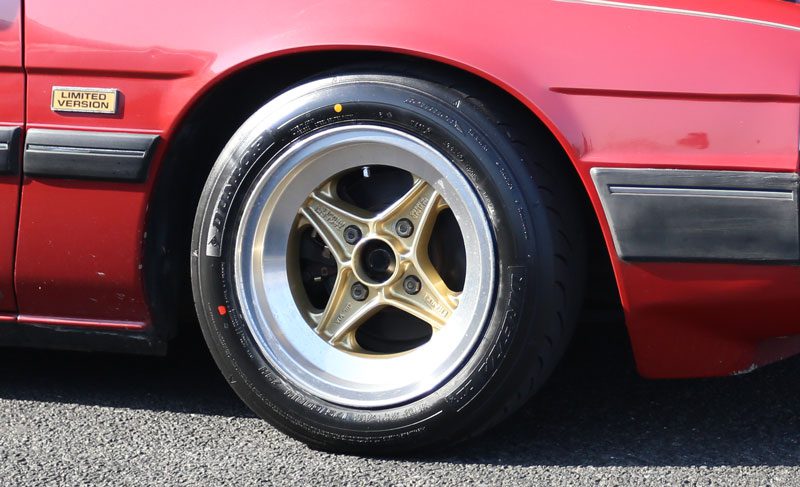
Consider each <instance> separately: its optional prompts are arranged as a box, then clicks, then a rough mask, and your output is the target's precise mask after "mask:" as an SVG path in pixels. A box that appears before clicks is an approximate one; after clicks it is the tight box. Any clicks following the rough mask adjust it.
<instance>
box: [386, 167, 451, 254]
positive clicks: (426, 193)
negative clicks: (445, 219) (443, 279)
mask: <svg viewBox="0 0 800 487" xmlns="http://www.w3.org/2000/svg"><path fill="white" fill-rule="evenodd" d="M444 206H445V203H444V200H443V199H442V197H441V196H440V195H439V193H438V192H436V190H435V189H434V188H433V186H431V185H430V184H428V183H427V182H426V181H425V180H423V179H420V178H415V180H414V184H413V185H412V186H411V189H410V190H408V192H406V194H404V195H403V196H401V197H400V198H399V199H398V200H397V201H395V202H394V203H393V204H392V205H391V206H390V207H389V208H387V209H386V210H384V211H383V212H381V214H379V215H378V216H377V217H376V219H377V220H378V221H380V222H381V224H382V227H383V230H384V231H385V232H387V233H389V234H392V235H398V233H397V224H398V222H399V221H400V220H401V219H406V220H408V221H409V222H410V223H411V225H412V227H411V228H412V229H413V230H412V231H411V235H410V236H409V237H402V236H401V239H400V240H401V241H402V243H403V244H404V245H405V246H406V247H408V248H413V247H417V246H419V245H420V244H423V245H425V246H427V239H428V238H429V237H430V232H431V230H432V229H433V225H434V223H435V222H436V217H437V215H438V214H439V211H440V210H441V209H442V207H444Z"/></svg>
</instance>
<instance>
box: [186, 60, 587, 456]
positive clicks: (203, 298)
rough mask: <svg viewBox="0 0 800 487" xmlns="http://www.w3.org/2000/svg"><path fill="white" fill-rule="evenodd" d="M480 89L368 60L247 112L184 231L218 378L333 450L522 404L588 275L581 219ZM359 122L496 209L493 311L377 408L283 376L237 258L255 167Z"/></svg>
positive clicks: (559, 161) (558, 175)
mask: <svg viewBox="0 0 800 487" xmlns="http://www.w3.org/2000/svg"><path fill="white" fill-rule="evenodd" d="M481 91H482V89H480V88H475V89H472V88H463V87H459V88H454V87H447V86H445V85H443V84H441V83H438V82H432V81H429V80H423V79H415V78H411V77H407V76H398V75H390V74H379V73H368V72H362V73H358V74H349V75H341V76H330V77H325V78H322V79H317V80H314V81H313V82H307V83H301V84H300V85H298V86H297V87H295V88H293V89H291V90H289V91H288V92H285V93H284V94H282V95H280V96H279V97H278V98H276V99H274V100H272V101H270V102H269V103H267V104H266V105H265V106H264V107H263V108H262V109H261V110H259V111H258V112H257V113H255V114H254V115H253V116H252V117H251V119H250V120H249V121H248V122H247V123H246V124H245V125H244V126H243V127H242V129H240V130H239V131H238V132H237V133H236V134H235V135H234V136H233V138H232V139H231V140H230V142H229V143H228V145H227V147H226V149H225V150H224V151H223V152H222V155H221V156H220V157H219V159H218V160H217V162H216V164H215V165H214V167H213V170H212V172H211V174H210V176H209V178H208V181H207V183H206V186H205V189H204V191H203V193H202V196H201V199H200V204H199V207H198V210H197V215H196V219H195V223H194V234H193V240H192V248H193V253H192V257H191V269H192V284H193V290H194V298H195V305H196V309H197V313H198V316H199V319H200V323H201V326H202V330H203V334H204V336H205V339H206V341H207V342H208V345H209V347H210V350H211V352H212V354H213V356H214V358H215V360H216V362H217V364H218V366H219V367H220V369H221V370H222V372H223V374H224V375H225V378H226V379H227V380H228V382H229V383H230V384H231V386H232V387H233V389H234V390H235V391H236V392H237V394H238V395H239V396H240V397H241V398H242V400H244V402H245V403H247V405H248V406H249V407H250V408H252V409H253V411H255V412H256V413H257V414H258V415H259V416H261V417H262V418H264V419H266V420H268V421H269V422H270V423H272V424H273V425H274V426H275V427H277V428H278V429H280V430H281V431H283V432H285V433H287V434H289V435H291V436H293V437H294V438H297V439H299V440H301V441H304V442H306V443H307V444H309V445H310V446H312V447H314V448H319V449H324V450H329V451H338V452H357V453H367V454H385V453H399V452H407V451H411V450H419V449H424V448H430V447H432V446H440V445H443V444H450V443H454V442H457V441H461V440H463V439H466V438H469V437H472V436H474V435H477V434H479V433H481V432H482V431H484V430H485V429H486V428H488V427H490V426H492V425H494V424H496V423H497V422H498V421H500V420H501V419H503V418H504V417H506V416H507V415H508V414H510V413H511V412H512V411H514V410H515V409H516V408H518V407H519V406H520V405H522V404H523V403H524V402H525V401H526V400H527V398H528V397H529V396H530V395H531V394H532V393H533V392H535V391H536V390H537V389H538V388H539V387H540V386H541V385H542V383H543V381H544V379H545V378H546V377H547V376H548V375H549V374H550V373H551V371H552V370H553V368H554V366H555V365H556V363H557V361H558V359H559V357H560V356H561V355H562V352H563V350H564V348H565V346H566V344H567V342H568V340H569V338H570V336H571V333H572V330H573V328H574V325H575V321H576V315H577V313H578V311H579V309H580V304H581V300H582V294H583V285H584V283H583V279H584V278H583V274H584V264H585V256H584V253H585V252H584V248H583V236H582V233H581V232H582V226H583V225H582V220H581V214H580V211H579V210H578V207H577V205H576V204H575V201H574V200H575V199H577V198H578V197H579V195H578V194H576V193H575V188H574V187H573V186H572V182H571V180H570V178H569V177H568V171H569V170H571V168H568V167H567V164H569V163H568V161H565V160H563V156H561V155H559V154H558V153H557V151H555V150H553V148H552V147H551V144H550V143H549V142H548V141H543V140H544V139H540V138H539V137H538V136H536V135H535V134H533V133H531V130H530V129H529V128H527V127H525V126H522V125H520V124H518V123H517V122H516V121H515V119H514V118H515V115H511V114H509V113H511V112H506V111H505V109H503V108H502V107H498V108H489V107H492V101H493V100H492V99H489V98H486V99H481V98H473V97H472V96H475V95H478V96H481V95H483V96H486V95H485V94H483V93H481ZM466 92H469V95H471V96H468V95H467V94H466ZM334 104H343V105H345V106H346V107H347V113H348V117H337V116H331V112H330V107H332V106H334ZM277 107H280V110H276V109H277ZM276 111H280V112H281V113H282V115H281V117H280V120H278V121H274V120H273V122H272V123H270V124H269V125H264V123H263V120H264V117H265V114H269V113H272V114H273V115H274V113H275V112H276ZM273 119H274V116H273ZM357 122H361V123H363V122H369V123H373V124H378V125H383V126H389V127H392V128H394V129H397V130H401V131H404V132H406V133H409V134H413V135H414V136H416V137H419V138H421V139H423V140H424V141H426V142H427V143H428V144H431V145H433V146H434V147H436V148H438V149H439V150H440V151H441V153H442V154H445V155H446V156H447V157H448V158H449V159H450V161H451V162H452V163H453V164H455V165H456V166H457V167H458V168H459V169H460V170H461V172H462V173H463V174H464V175H465V176H466V177H467V179H468V180H469V182H470V183H471V184H472V185H473V186H474V189H475V190H476V193H477V195H478V197H479V200H480V201H481V203H482V204H483V206H484V209H487V208H488V209H490V210H487V216H488V218H489V221H490V223H491V227H492V231H493V232H494V242H493V244H494V248H495V255H496V256H497V262H496V266H497V267H496V272H497V276H498V278H497V282H496V288H495V294H494V299H493V305H492V310H491V312H490V313H489V319H488V321H487V323H486V324H485V327H484V331H483V336H482V339H481V340H479V342H478V344H477V345H476V347H475V349H474V350H473V351H472V353H471V354H470V355H469V357H468V358H467V359H466V360H465V362H464V363H463V364H461V365H460V367H459V368H458V370H457V372H456V373H455V374H453V375H452V376H451V377H450V378H449V379H448V380H447V381H445V382H444V383H443V384H441V385H440V386H439V387H438V388H437V389H435V390H433V391H432V392H431V393H429V394H428V395H426V396H424V397H420V398H417V399H415V400H413V401H411V402H409V403H405V404H401V405H396V406H393V407H390V408H382V409H358V408H351V407H343V406H340V405H337V404H333V403H331V402H328V401H324V400H322V399H320V398H318V397H316V396H314V395H312V394H310V393H309V392H307V391H305V390H302V389H300V388H298V387H296V386H295V385H293V384H292V383H291V382H289V381H287V380H286V379H285V378H284V377H282V376H281V374H280V373H279V372H278V371H276V369H275V368H274V367H272V366H271V365H270V363H269V361H268V360H266V359H265V357H264V356H263V355H262V354H261V353H260V352H259V349H258V347H257V346H256V344H255V343H254V338H253V336H252V335H251V333H250V331H249V330H248V327H247V325H246V323H245V322H244V317H243V315H242V314H241V313H240V311H239V309H240V307H239V304H238V303H239V301H238V300H239V297H238V296H237V295H236V292H235V286H234V284H233V283H234V279H235V276H233V275H232V274H233V270H232V269H233V267H232V265H231V259H232V254H233V242H231V238H232V235H235V233H236V227H237V222H238V220H237V218H238V216H239V214H240V213H239V212H240V210H241V208H242V206H243V202H244V200H245V199H246V198H247V196H248V195H249V192H250V191H251V190H252V183H253V181H254V179H255V176H256V175H257V174H258V173H260V172H261V171H263V170H264V169H265V168H266V167H268V166H269V164H270V163H271V160H272V159H273V157H274V156H275V155H276V154H278V153H279V152H280V151H281V150H283V149H284V148H286V147H287V146H289V145H291V144H292V143H293V142H295V141H296V140H298V139H301V138H303V137H306V136H308V135H309V134H310V133H313V132H315V131H317V130H320V129H323V128H329V127H331V126H335V125H345V124H353V123H357ZM212 239H216V240H217V242H215V243H218V244H220V245H221V251H220V252H219V255H213V254H215V252H207V249H208V248H209V247H208V246H209V243H210V241H211V240H212ZM210 254H211V255H210ZM223 307H224V308H223ZM223 310H224V311H223Z"/></svg>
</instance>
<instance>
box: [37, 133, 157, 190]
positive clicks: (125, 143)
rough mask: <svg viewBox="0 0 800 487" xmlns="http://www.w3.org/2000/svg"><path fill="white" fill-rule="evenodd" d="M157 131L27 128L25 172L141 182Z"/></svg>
mask: <svg viewBox="0 0 800 487" xmlns="http://www.w3.org/2000/svg"><path fill="white" fill-rule="evenodd" d="M157 142H158V136H157V135H146V134H126V133H113V132H82V131H73V130H45V129H31V130H29V131H28V133H27V134H26V138H25V158H24V161H23V171H24V173H25V175H26V176H46V177H55V178H70V179H99V180H105V181H131V182H141V181H144V180H145V178H146V177H147V168H148V166H149V164H150V159H151V158H152V155H153V151H154V149H155V147H156V144H157Z"/></svg>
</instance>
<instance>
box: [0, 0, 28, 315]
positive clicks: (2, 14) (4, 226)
mask: <svg viewBox="0 0 800 487" xmlns="http://www.w3.org/2000/svg"><path fill="white" fill-rule="evenodd" d="M21 11H22V9H21V1H20V0H2V1H0V93H3V96H2V97H0V320H2V312H4V311H14V310H15V309H16V303H15V297H14V281H13V276H14V248H15V243H16V238H17V211H18V207H19V187H20V171H19V166H20V136H21V132H22V126H23V124H24V121H25V105H24V92H25V75H24V73H23V70H22V28H21V25H22V14H21Z"/></svg>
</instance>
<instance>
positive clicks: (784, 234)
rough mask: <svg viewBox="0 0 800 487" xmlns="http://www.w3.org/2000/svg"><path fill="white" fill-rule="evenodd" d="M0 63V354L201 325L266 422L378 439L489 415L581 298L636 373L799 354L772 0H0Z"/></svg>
mask: <svg viewBox="0 0 800 487" xmlns="http://www.w3.org/2000/svg"><path fill="white" fill-rule="evenodd" d="M0 66H1V67H2V69H0V89H2V93H3V96H2V97H1V98H0V125H2V129H0V174H1V175H0V229H2V232H0V322H2V323H1V324H2V326H0V343H2V344H3V345H20V346H40V347H54V348H67V349H80V350H107V351H128V352H135V353H153V354H158V353H164V352H165V351H166V347H167V344H168V343H169V341H170V340H171V339H172V338H173V337H174V336H175V335H176V334H177V333H178V332H179V328H180V327H179V326H178V324H179V323H185V322H187V319H186V318H187V316H191V315H190V313H193V312H194V311H196V316H197V317H198V318H199V326H200V327H201V328H202V331H203V334H204V336H205V339H206V341H207V343H208V346H209V348H210V350H211V352H212V354H213V355H214V357H215V359H216V361H217V363H218V364H219V367H220V369H221V370H222V372H223V374H224V375H225V377H226V379H227V380H228V382H229V383H230V384H231V386H232V387H233V389H235V390H236V392H237V393H238V394H239V396H241V398H242V399H243V400H244V401H245V402H246V403H247V404H248V405H249V406H250V407H251V408H252V409H253V410H254V411H255V412H256V413H258V414H259V415H260V416H262V417H264V418H265V419H267V420H269V421H270V422H272V423H273V424H274V425H275V426H276V427H278V428H279V429H281V430H282V431H285V432H287V433H288V434H291V435H293V436H294V437H296V438H299V439H301V440H302V441H305V442H307V443H309V444H310V445H312V446H313V447H316V448H323V449H329V450H334V451H350V452H368V453H385V452H402V451H409V450H413V449H423V448H426V449H430V448H435V447H437V446H441V445H445V444H448V443H452V442H456V441H459V440H463V439H465V438H468V437H472V436H474V435H476V434H478V433H480V432H481V431H483V430H485V429H486V428H488V427H490V426H492V425H493V424H496V423H497V422H499V421H500V420H501V419H503V418H504V417H505V416H507V415H508V414H509V413H510V412H512V411H513V410H514V409H515V408H517V407H518V406H520V405H521V404H522V403H523V402H525V401H526V399H527V398H528V397H529V396H530V395H531V394H532V393H534V392H535V391H536V390H537V389H539V388H540V387H541V386H542V384H543V382H544V381H545V380H546V379H547V377H548V375H549V374H550V373H551V371H552V370H553V368H554V367H555V365H556V364H557V362H558V360H559V357H560V356H561V355H562V352H563V351H564V348H565V347H566V345H567V343H568V342H569V339H570V336H571V335H572V332H573V329H574V328H575V324H576V322H577V319H578V316H579V314H580V313H581V312H583V313H596V312H602V311H603V310H607V309H612V310H613V308H614V306H620V305H621V309H622V310H623V311H624V316H625V321H626V325H627V329H628V333H629V337H630V341H631V344H632V347H633V350H634V354H635V358H636V362H637V366H638V369H639V371H640V373H641V374H642V375H644V376H646V377H699V376H718V375H728V374H738V373H744V372H748V371H751V370H753V369H754V368H756V367H759V366H761V365H764V364H767V363H770V362H773V361H775V360H779V359H781V358H784V357H787V356H789V355H792V354H795V353H797V352H798V351H800V319H798V310H797V304H798V299H799V298H800V267H798V263H800V228H799V227H798V140H799V139H798V134H800V7H798V5H795V4H793V3H790V2H786V1H782V0H724V1H723V0H709V1H705V2H696V1H689V0H630V1H612V0H536V1H532V0H506V1H499V2H463V1H461V2H456V1H450V0H443V1H438V2H430V1H423V0H404V1H393V0H392V1H388V0H387V1H381V0H372V1H358V0H327V1H315V2H311V1H306V0H298V1H293V2H278V1H272V2H268V1H260V0H240V1H238V2H234V3H233V4H230V5H222V4H220V3H218V2H197V1H185V0H173V1H163V0H158V1H156V0H138V1H136V2H123V1H119V0H83V1H81V2H65V1H63V0H3V1H2V2H0ZM193 319H194V318H193V317H192V320H193ZM189 321H191V320H189ZM197 321H198V320H195V321H194V325H190V326H197Z"/></svg>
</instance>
